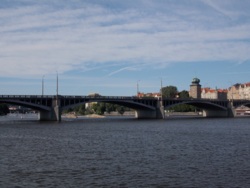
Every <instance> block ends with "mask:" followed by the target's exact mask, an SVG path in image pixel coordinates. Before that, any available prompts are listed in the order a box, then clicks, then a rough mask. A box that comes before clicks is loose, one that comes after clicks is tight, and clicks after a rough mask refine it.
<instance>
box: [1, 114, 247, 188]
mask: <svg viewBox="0 0 250 188" xmlns="http://www.w3.org/2000/svg"><path fill="white" fill-rule="evenodd" d="M5 118H6V117H5ZM36 118H37V116H33V119H28V120H27V119H25V120H24V119H23V120H21V121H16V120H15V121H14V120H13V121H9V120H8V121H6V120H5V121H4V120H3V119H4V117H1V118H0V119H1V120H0V144H1V147H0V154H1V158H0V187H15V186H16V187H249V186H250V175H249V173H250V163H249V159H250V148H249V138H250V125H249V121H250V119H247V118H242V119H241V118H235V119H231V118H229V119H224V118H218V119H203V118H202V119H192V118H185V119H165V120H136V119H133V118H105V119H66V120H64V121H63V122H61V123H57V122H39V121H36ZM13 119H15V118H13Z"/></svg>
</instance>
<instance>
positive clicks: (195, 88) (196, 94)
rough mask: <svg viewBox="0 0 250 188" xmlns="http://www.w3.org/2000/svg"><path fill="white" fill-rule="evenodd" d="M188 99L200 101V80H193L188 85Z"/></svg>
mask: <svg viewBox="0 0 250 188" xmlns="http://www.w3.org/2000/svg"><path fill="white" fill-rule="evenodd" d="M189 97H192V98H195V99H200V98H201V85H200V79H198V78H194V79H193V81H192V83H191V85H190V91H189Z"/></svg>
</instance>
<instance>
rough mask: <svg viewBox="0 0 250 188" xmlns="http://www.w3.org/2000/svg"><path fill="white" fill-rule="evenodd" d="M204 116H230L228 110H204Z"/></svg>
mask: <svg viewBox="0 0 250 188" xmlns="http://www.w3.org/2000/svg"><path fill="white" fill-rule="evenodd" d="M202 114H203V117H228V111H222V110H203V113H202Z"/></svg>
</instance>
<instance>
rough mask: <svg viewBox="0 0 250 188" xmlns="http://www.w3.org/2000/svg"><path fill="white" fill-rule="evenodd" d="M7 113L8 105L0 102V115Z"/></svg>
mask: <svg viewBox="0 0 250 188" xmlns="http://www.w3.org/2000/svg"><path fill="white" fill-rule="evenodd" d="M8 113H10V111H9V108H8V105H7V104H0V115H7V114H8Z"/></svg>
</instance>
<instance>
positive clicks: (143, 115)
mask: <svg viewBox="0 0 250 188" xmlns="http://www.w3.org/2000/svg"><path fill="white" fill-rule="evenodd" d="M135 117H136V118H138V119H164V118H165V112H164V107H163V106H162V105H161V103H160V101H158V104H157V107H156V109H155V110H136V112H135Z"/></svg>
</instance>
